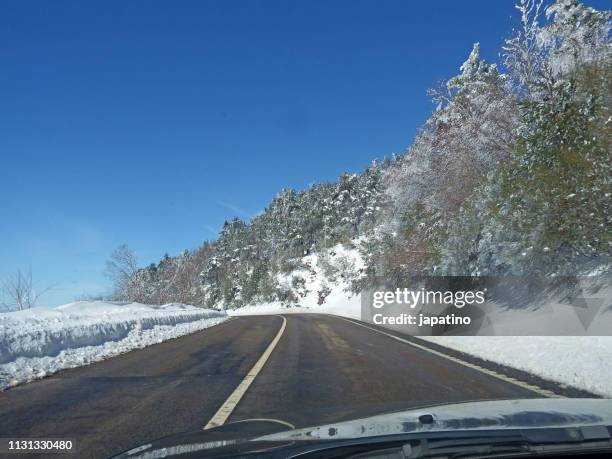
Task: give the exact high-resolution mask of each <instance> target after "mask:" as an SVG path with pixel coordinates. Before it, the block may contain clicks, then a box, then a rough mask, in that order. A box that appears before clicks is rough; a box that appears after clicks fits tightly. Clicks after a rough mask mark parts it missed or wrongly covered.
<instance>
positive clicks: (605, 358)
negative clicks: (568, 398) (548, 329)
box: [421, 336, 612, 397]
mask: <svg viewBox="0 0 612 459" xmlns="http://www.w3.org/2000/svg"><path fill="white" fill-rule="evenodd" d="M421 338H422V339H426V340H427V341H431V342H434V343H437V344H440V345H441V346H446V347H449V348H452V349H456V350H458V351H461V352H465V353H467V354H472V355H474V356H476V357H480V358H482V359H485V360H490V361H493V362H497V363H500V364H502V365H507V366H509V367H514V368H517V369H519V370H524V371H527V372H529V373H532V374H534V375H537V376H540V377H542V378H544V379H548V380H553V381H557V382H560V383H561V384H566V385H569V386H573V387H577V388H579V389H584V390H586V391H589V392H593V393H595V394H598V395H602V396H604V397H612V377H611V374H612V366H611V365H612V336H427V337H425V336H421Z"/></svg>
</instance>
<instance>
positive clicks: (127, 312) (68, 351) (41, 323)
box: [0, 301, 227, 390]
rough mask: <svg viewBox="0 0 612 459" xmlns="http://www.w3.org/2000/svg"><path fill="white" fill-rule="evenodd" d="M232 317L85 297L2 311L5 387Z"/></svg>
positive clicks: (0, 369) (0, 383)
mask: <svg viewBox="0 0 612 459" xmlns="http://www.w3.org/2000/svg"><path fill="white" fill-rule="evenodd" d="M226 318H227V315H226V313H225V312H223V311H216V310H211V309H202V308H197V307H195V306H189V305H184V304H177V303H172V304H166V305H163V306H150V305H144V304H139V303H112V302H104V301H92V302H89V301H79V302H76V303H70V304H66V305H63V306H58V307H56V308H52V309H43V308H35V309H29V310H26V311H17V312H9V313H3V314H0V390H2V389H5V388H7V387H10V386H14V385H16V384H19V383H22V382H26V381H31V380H33V379H37V378H42V377H44V376H47V375H49V374H51V373H55V372H57V371H59V370H62V369H65V368H73V367H78V366H82V365H88V364H90V363H93V362H97V361H99V360H103V359H106V358H109V357H112V356H115V355H118V354H121V353H124V352H127V351H130V350H132V349H140V348H143V347H145V346H150V345H151V344H156V343H161V342H162V341H165V340H168V339H172V338H177V337H179V336H183V335H186V334H189V333H193V332H195V331H198V330H202V329H204V328H208V327H210V326H212V325H216V324H218V323H220V322H222V321H223V320H225V319H226Z"/></svg>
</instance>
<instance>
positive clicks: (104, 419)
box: [0, 314, 542, 458]
mask: <svg viewBox="0 0 612 459" xmlns="http://www.w3.org/2000/svg"><path fill="white" fill-rule="evenodd" d="M284 317H286V323H285V329H284V331H283V333H282V335H281V336H280V339H279V341H278V343H277V345H276V347H275V348H274V349H273V350H272V353H271V354H270V357H269V359H268V360H267V362H265V364H264V365H263V367H262V369H261V371H260V372H259V373H258V374H257V376H256V377H255V379H254V380H253V382H252V384H251V385H250V387H249V388H248V389H247V391H246V392H245V393H244V396H243V397H242V398H241V399H240V401H239V403H238V404H237V405H236V406H235V408H234V409H233V411H232V412H231V415H230V417H229V419H228V422H231V421H236V420H243V419H252V418H273V419H280V420H283V421H286V422H289V423H291V424H293V425H294V426H296V427H298V428H299V427H306V426H309V425H316V424H322V423H327V422H334V421H339V420H346V419H351V418H357V417H363V416H368V415H372V414H378V413H383V412H388V411H397V410H401V409H407V408H411V407H417V406H423V405H427V404H440V403H445V402H455V401H467V400H482V399H497V398H525V397H541V396H542V395H541V394H539V393H536V392H534V391H532V390H529V389H528V388H526V387H524V386H521V385H517V384H514V383H512V382H511V381H505V380H503V379H500V378H496V377H494V376H492V375H490V374H487V373H486V372H483V371H479V370H478V369H475V368H473V367H470V366H466V365H462V364H460V363H457V362H456V361H453V360H450V359H447V358H444V357H443V356H440V355H437V354H435V353H431V352H427V351H425V350H423V349H420V348H418V347H415V346H412V345H410V344H407V343H404V342H401V341H398V340H396V339H393V338H392V337H390V336H387V335H385V334H382V333H379V332H377V331H376V330H373V329H370V328H365V327H363V326H360V325H358V324H356V323H354V322H350V321H347V320H344V319H341V318H337V317H333V316H326V315H314V314H303V315H302V314H300V315H297V314H288V315H286V316H284ZM282 325H283V318H282V317H281V316H251V317H240V318H234V319H232V320H229V321H227V322H224V323H222V324H220V325H217V326H215V327H212V328H209V329H207V330H204V331H201V332H198V333H194V334H192V335H188V336H185V337H182V338H179V339H175V340H172V341H167V342H164V343H161V344H158V345H154V346H151V347H148V348H145V349H142V350H137V351H132V352H129V353H127V354H123V355H121V356H118V357H115V358H111V359H108V360H105V361H103V362H99V363H96V364H93V365H89V366H87V367H81V368H76V369H72V370H66V371H62V372H60V373H58V374H56V375H54V376H52V377H49V378H45V379H43V380H40V381H35V382H32V383H30V384H25V385H22V386H18V387H15V388H12V389H10V390H7V391H4V392H0V437H4V438H6V437H16V438H23V437H38V438H41V437H67V438H73V439H75V440H76V446H77V448H78V454H77V456H78V457H79V458H104V457H108V456H110V455H112V454H114V453H118V452H120V451H122V450H125V449H128V448H131V447H133V446H137V445H139V444H142V443H146V442H147V441H149V440H152V439H155V438H159V437H163V436H166V435H171V434H175V433H181V432H186V431H193V430H197V429H201V428H202V427H203V426H205V425H206V424H207V423H208V422H209V420H210V419H211V418H212V417H213V416H214V415H215V413H216V412H217V411H218V410H219V408H220V407H221V406H222V405H224V402H225V401H226V399H228V397H229V396H230V395H231V394H232V393H233V392H234V391H235V389H236V388H237V387H238V386H239V385H240V383H241V382H242V381H243V380H244V378H245V376H246V375H247V373H249V370H250V369H251V368H252V367H253V366H254V365H255V364H256V362H257V361H258V360H260V359H261V356H262V354H264V353H265V351H266V349H268V348H269V347H270V343H271V342H272V341H273V340H274V338H275V337H276V336H277V335H278V333H279V331H280V329H281V326H282ZM10 457H13V458H16V457H20V456H15V455H11V456H10ZM38 457H43V456H38ZM55 457H57V456H55ZM71 457H75V456H74V455H73V456H71Z"/></svg>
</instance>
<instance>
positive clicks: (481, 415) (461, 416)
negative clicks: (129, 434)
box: [115, 398, 612, 459]
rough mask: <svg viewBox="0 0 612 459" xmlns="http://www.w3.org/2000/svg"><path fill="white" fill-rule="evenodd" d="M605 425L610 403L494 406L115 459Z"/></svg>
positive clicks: (197, 440)
mask: <svg viewBox="0 0 612 459" xmlns="http://www.w3.org/2000/svg"><path fill="white" fill-rule="evenodd" d="M602 425H605V426H611V425H612V400H611V399H566V398H550V399H519V400H492V401H479V402H465V403H453V404H447V405H437V406H431V407H423V408H418V409H411V410H407V411H400V412H394V413H388V414H382V415H376V416H371V417H366V418H361V419H355V420H351V421H343V422H335V423H331V424H325V425H320V426H315V427H307V428H303V429H291V428H289V427H288V426H287V424H286V423H283V422H278V421H275V420H265V419H252V420H244V421H239V422H234V423H229V424H226V425H223V426H220V427H217V428H214V429H209V430H204V431H198V432H192V433H186V434H180V435H174V436H170V437H165V438H162V439H160V440H156V441H152V442H150V443H148V444H146V445H142V446H140V447H137V448H133V449H131V450H129V451H126V452H125V453H122V454H120V455H118V456H115V457H116V458H130V459H134V458H142V459H145V458H146V459H153V458H158V457H159V458H161V457H172V456H176V455H180V457H181V458H184V457H206V456H215V457H223V456H229V457H231V456H232V455H235V454H241V455H245V454H249V453H254V452H259V453H261V452H264V451H268V452H269V451H273V450H278V448H283V447H286V446H287V445H296V444H313V443H330V442H334V441H338V440H339V441H342V440H350V439H363V438H368V437H382V436H385V437H386V436H393V435H409V434H419V435H424V434H427V433H428V432H431V433H434V432H452V431H474V432H476V431H481V430H500V429H534V428H563V427H587V426H602Z"/></svg>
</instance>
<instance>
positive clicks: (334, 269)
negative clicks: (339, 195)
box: [227, 244, 363, 319]
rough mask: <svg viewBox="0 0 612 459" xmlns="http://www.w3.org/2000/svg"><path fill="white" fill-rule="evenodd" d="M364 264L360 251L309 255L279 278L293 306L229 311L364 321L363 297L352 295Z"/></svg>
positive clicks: (344, 249)
mask: <svg viewBox="0 0 612 459" xmlns="http://www.w3.org/2000/svg"><path fill="white" fill-rule="evenodd" d="M362 267H363V261H362V259H361V256H360V255H359V252H358V250H357V249H356V248H347V247H346V246H344V245H342V244H338V245H336V246H334V247H333V248H331V249H328V250H326V251H325V252H323V253H318V254H311V255H307V256H305V257H303V258H301V259H300V260H299V264H298V266H297V267H296V268H295V269H293V270H292V271H291V272H289V273H285V274H281V275H279V276H278V282H279V284H280V286H281V289H282V290H284V291H285V292H287V296H288V297H292V298H293V301H291V302H281V301H273V302H270V303H262V304H255V305H249V306H244V307H242V308H239V309H234V310H228V311H227V312H228V314H229V315H231V316H240V315H251V314H278V313H282V314H287V313H292V312H297V313H307V312H311V313H325V314H334V315H338V316H344V317H352V318H355V319H359V318H361V299H360V295H359V294H354V293H352V292H351V291H350V289H349V288H350V281H351V280H352V279H355V278H356V277H357V276H359V271H360V269H361V268H362Z"/></svg>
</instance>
